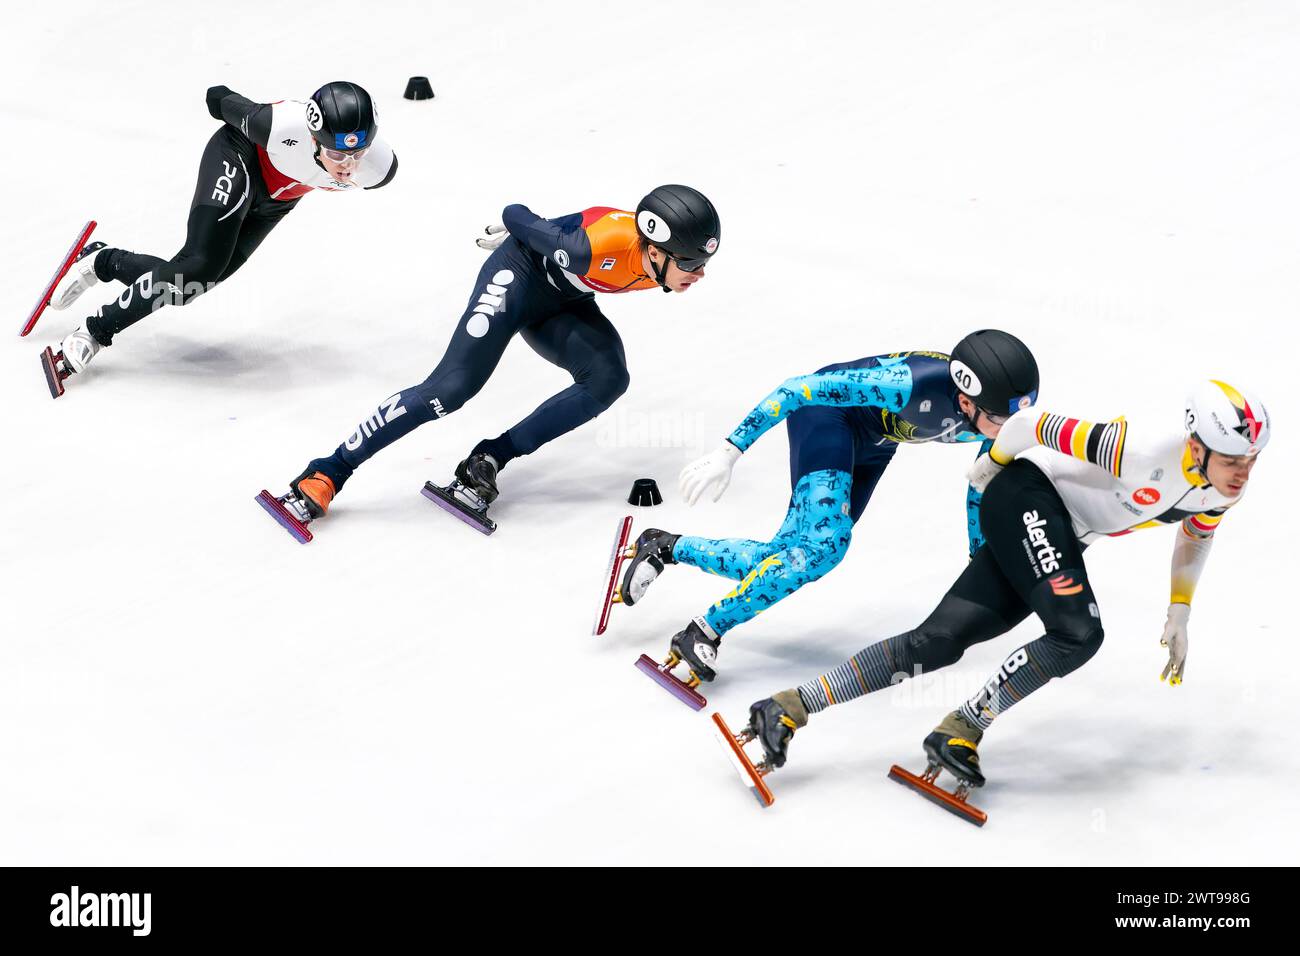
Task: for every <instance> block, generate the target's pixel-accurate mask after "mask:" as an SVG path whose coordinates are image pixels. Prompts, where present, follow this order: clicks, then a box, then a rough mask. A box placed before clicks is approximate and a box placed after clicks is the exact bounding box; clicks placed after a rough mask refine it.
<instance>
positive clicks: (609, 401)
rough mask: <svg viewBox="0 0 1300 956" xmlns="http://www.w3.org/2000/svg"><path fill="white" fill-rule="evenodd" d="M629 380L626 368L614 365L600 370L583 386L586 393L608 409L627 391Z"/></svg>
mask: <svg viewBox="0 0 1300 956" xmlns="http://www.w3.org/2000/svg"><path fill="white" fill-rule="evenodd" d="M631 380H632V379H631V376H630V375H628V372H627V366H625V365H614V366H610V367H608V368H605V369H602V370H601V371H600V372H599V373H597V374H595V375H593V376H592V377H591V378H589V379H588V380H587V382H586V383H585V384H586V386H587V391H589V392H590V393H591V397H592V398H593V399H595V400H596V403H597V404H598V405H600V407H601V408H602V409H604V408H609V406H611V405H613V404H614V403H615V402H616V401H618V399H619V397H620V396H622V394H623V393H624V392H626V391H627V387H628V384H629V383H630V382H631Z"/></svg>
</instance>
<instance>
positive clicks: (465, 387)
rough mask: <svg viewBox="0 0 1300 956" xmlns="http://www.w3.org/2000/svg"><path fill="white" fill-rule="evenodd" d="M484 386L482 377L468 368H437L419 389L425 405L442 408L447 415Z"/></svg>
mask: <svg viewBox="0 0 1300 956" xmlns="http://www.w3.org/2000/svg"><path fill="white" fill-rule="evenodd" d="M482 387H483V379H482V377H481V376H478V375H475V374H473V373H472V372H471V371H469V370H468V369H452V370H451V371H447V372H443V371H438V370H435V371H434V373H433V374H432V375H430V376H429V377H428V378H426V379H425V380H424V381H423V382H421V383H420V385H419V387H418V391H419V393H420V398H421V400H422V401H423V402H424V404H425V405H427V406H429V407H430V408H433V409H435V410H436V409H441V410H442V414H444V415H445V414H448V413H449V412H454V411H456V410H457V409H458V408H460V407H461V406H462V405H464V404H465V403H466V402H468V401H469V400H470V399H471V398H473V397H474V396H475V395H477V394H478V392H479V389H481V388H482Z"/></svg>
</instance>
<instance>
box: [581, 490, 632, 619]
mask: <svg viewBox="0 0 1300 956" xmlns="http://www.w3.org/2000/svg"><path fill="white" fill-rule="evenodd" d="M631 534H632V516H631V515H628V516H626V517H625V518H623V520H622V521H620V522H619V523H618V527H617V528H616V529H615V531H614V547H613V548H611V549H610V552H609V564H608V565H607V566H606V568H605V580H604V585H605V592H604V600H603V601H602V602H601V605H600V612H599V613H598V614H597V615H596V621H595V623H594V624H592V626H591V636H592V637H599V636H600V635H602V634H604V633H605V629H606V628H607V627H609V613H610V611H611V610H613V608H614V605H615V604H622V603H623V598H622V596H621V595H620V594H619V590H618V572H619V569H620V568H621V567H622V566H623V562H624V561H626V560H627V559H628V558H630V557H631V555H630V554H628V553H627V552H628V550H629V548H628V544H627V539H628V537H629V536H630V535H631Z"/></svg>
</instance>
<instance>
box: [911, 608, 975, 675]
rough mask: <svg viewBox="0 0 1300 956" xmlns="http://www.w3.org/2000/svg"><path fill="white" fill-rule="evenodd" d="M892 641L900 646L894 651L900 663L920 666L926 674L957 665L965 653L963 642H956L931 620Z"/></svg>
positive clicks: (947, 632)
mask: <svg viewBox="0 0 1300 956" xmlns="http://www.w3.org/2000/svg"><path fill="white" fill-rule="evenodd" d="M894 640H895V641H897V642H899V644H901V645H902V646H900V647H897V648H896V651H895V654H896V657H897V658H898V659H899V660H900V661H904V662H906V663H907V664H909V665H912V664H920V665H921V670H923V671H927V672H928V671H936V670H938V669H939V668H941V667H947V666H948V665H950V664H955V663H957V661H959V660H961V656H962V654H964V653H965V652H966V645H965V643H964V642H962V641H960V640H958V639H957V637H956V636H955V635H953V634H952V633H951V631H949V630H948V629H947V628H943V627H938V626H936V625H935V624H934V622H933V621H931V620H927V621H926V622H925V623H924V624H922V625H921V626H920V627H918V628H915V629H913V630H911V631H908V632H907V633H906V634H903V635H901V636H900V637H896V638H894ZM900 652H901V653H900ZM909 669H910V667H909Z"/></svg>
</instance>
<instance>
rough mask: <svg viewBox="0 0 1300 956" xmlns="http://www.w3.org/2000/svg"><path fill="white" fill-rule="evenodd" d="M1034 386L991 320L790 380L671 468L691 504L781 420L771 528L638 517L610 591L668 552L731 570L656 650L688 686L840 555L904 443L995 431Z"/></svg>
mask: <svg viewBox="0 0 1300 956" xmlns="http://www.w3.org/2000/svg"><path fill="white" fill-rule="evenodd" d="M1037 397H1038V366H1037V363H1036V362H1035V361H1034V357H1033V355H1032V354H1031V353H1030V351H1029V349H1028V348H1027V347H1026V346H1025V345H1024V343H1023V342H1021V341H1020V340H1019V339H1017V338H1016V337H1015V336H1013V335H1010V334H1009V333H1006V332H1002V331H999V330H996V329H984V330H981V331H977V332H973V333H971V334H970V335H967V336H966V337H965V338H963V339H962V340H961V341H960V342H958V343H957V345H956V346H955V347H954V349H953V351H952V354H951V355H949V354H946V353H943V352H931V351H912V352H894V353H890V354H887V355H875V356H871V357H869V358H863V359H858V360H856V361H853V362H843V363H840V364H837V365H828V366H826V367H825V368H823V369H821V370H819V371H817V372H814V373H812V374H811V375H798V376H795V377H794V378H791V379H788V380H787V381H785V382H783V383H782V384H781V385H780V386H779V387H778V388H777V389H776V390H775V391H774V392H772V394H770V395H769V396H768V397H767V398H765V399H763V401H762V402H760V403H759V404H758V405H757V406H756V407H755V408H754V409H753V410H752V411H751V412H750V413H749V414H748V415H746V416H745V418H744V420H743V421H742V422H741V423H740V424H739V425H738V426H737V427H736V429H735V430H734V431H733V432H732V433H731V434H730V435H729V436H728V437H727V439H726V440H725V441H724V442H722V444H721V445H720V446H718V448H717V449H715V450H714V451H712V452H710V453H709V454H707V455H705V456H704V457H702V458H700V459H698V460H697V461H694V462H692V463H691V464H689V465H687V466H686V468H685V469H684V470H683V471H682V474H681V479H680V484H681V491H682V496H683V497H684V498H685V500H686V502H687V504H690V505H694V504H695V503H696V502H697V501H698V500H699V499H700V498H701V497H702V496H703V495H705V494H710V495H711V497H712V499H713V500H714V501H717V500H718V499H719V498H720V497H721V496H722V493H723V491H724V490H726V487H727V485H728V483H729V482H730V480H731V471H732V468H733V467H734V466H735V464H736V462H737V461H739V460H740V457H741V456H742V455H743V454H744V453H745V452H746V451H747V450H748V449H749V448H750V446H751V445H753V443H754V442H755V441H757V440H758V439H759V438H760V437H761V436H762V435H763V434H764V433H766V432H767V431H769V430H770V429H771V428H772V427H774V426H775V425H776V424H778V423H779V422H781V421H786V429H787V433H788V436H789V440H790V486H791V489H792V491H791V494H790V504H789V507H788V508H787V510H786V514H785V519H784V520H783V521H782V522H781V526H780V528H779V529H778V530H777V532H776V534H775V535H774V536H773V537H771V538H769V539H767V540H764V541H756V540H752V539H749V538H701V537H694V536H691V535H677V534H672V533H669V532H666V531H661V530H658V529H655V528H650V529H647V530H646V531H644V532H643V533H642V534H641V535H640V536H639V537H638V538H637V540H636V543H635V546H634V549H633V551H632V560H631V561H629V562H628V563H627V565H626V567H625V568H624V571H623V576H622V580H621V583H620V587H619V591H618V601H619V602H620V603H622V604H625V605H634V604H636V603H637V602H639V601H641V600H642V599H643V598H644V596H645V593H646V590H647V588H649V586H650V584H651V583H652V582H653V581H654V580H655V579H656V578H657V577H658V576H659V574H660V573H661V572H662V571H663V569H664V567H665V566H667V565H670V564H687V565H691V566H692V567H696V568H699V569H701V570H703V571H708V572H710V573H712V574H717V575H720V576H722V577H725V578H730V579H731V580H733V581H736V582H738V583H737V584H736V586H735V587H734V588H733V589H732V590H731V591H729V592H727V593H726V594H725V595H723V596H722V597H721V598H720V599H719V600H718V601H716V602H715V603H714V604H712V605H711V606H710V607H709V608H708V609H707V610H706V611H704V613H702V614H698V615H696V616H695V617H693V618H692V619H691V621H690V622H689V623H688V624H687V625H686V626H685V627H684V628H683V629H682V630H680V631H679V632H678V633H677V634H676V635H675V636H674V637H673V638H672V641H671V645H670V650H669V656H668V660H667V661H666V662H665V663H666V667H667V669H668V670H669V671H671V669H672V668H674V667H676V666H677V665H678V664H679V663H683V662H684V663H685V664H686V666H687V668H688V669H689V671H690V678H689V680H687V681H686V682H685V683H686V684H687V686H689V687H694V686H696V685H698V684H699V683H700V682H701V681H711V680H713V679H714V677H716V676H717V672H716V669H715V666H716V662H717V654H718V647H719V645H720V644H721V641H722V637H723V635H724V634H726V633H727V632H728V631H730V630H731V629H732V628H734V627H737V626H738V625H741V624H744V623H745V622H746V621H749V620H751V619H752V618H754V617H755V616H756V615H758V614H760V613H761V612H763V611H765V610H767V609H768V608H770V607H772V606H773V605H774V604H776V603H778V602H779V601H782V600H784V599H785V598H786V597H788V596H790V595H791V594H794V593H795V592H796V591H798V590H799V589H800V588H802V587H804V586H805V585H807V584H810V583H812V582H813V581H816V580H818V579H819V578H822V577H824V576H825V575H826V574H827V573H829V572H830V571H831V569H832V568H834V567H835V566H836V565H838V564H839V563H840V561H842V560H843V558H844V555H845V553H846V552H847V551H848V548H849V544H850V542H851V541H852V539H853V528H854V525H855V524H857V521H858V519H859V518H860V517H861V516H862V514H863V512H864V511H865V510H866V507H867V502H868V501H870V500H871V495H872V493H873V492H874V491H875V488H876V485H877V484H878V483H879V482H880V478H881V476H882V475H883V474H884V473H885V469H886V468H887V467H888V466H889V463H890V461H891V460H892V459H893V457H894V454H895V452H896V451H897V450H898V446H899V445H907V444H918V443H921V442H933V441H938V442H951V443H958V442H961V443H966V442H981V441H985V442H991V440H992V439H994V438H996V437H997V435H998V432H999V431H1000V429H1001V427H1002V423H1003V422H1005V421H1006V420H1007V418H1009V417H1010V416H1011V415H1012V414H1013V413H1015V412H1016V411H1018V410H1020V409H1021V408H1025V407H1027V406H1029V405H1032V404H1033V403H1034V402H1035V400H1036V399H1037ZM967 510H968V514H967V530H968V537H969V544H970V551H971V554H972V555H973V554H974V553H975V551H976V549H978V548H979V547H980V545H981V543H982V540H981V537H980V532H979V496H978V495H977V494H975V492H974V491H968V494H967Z"/></svg>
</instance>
